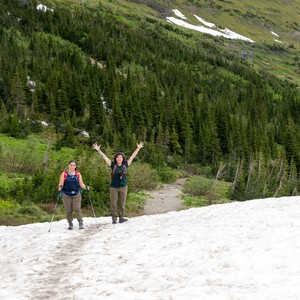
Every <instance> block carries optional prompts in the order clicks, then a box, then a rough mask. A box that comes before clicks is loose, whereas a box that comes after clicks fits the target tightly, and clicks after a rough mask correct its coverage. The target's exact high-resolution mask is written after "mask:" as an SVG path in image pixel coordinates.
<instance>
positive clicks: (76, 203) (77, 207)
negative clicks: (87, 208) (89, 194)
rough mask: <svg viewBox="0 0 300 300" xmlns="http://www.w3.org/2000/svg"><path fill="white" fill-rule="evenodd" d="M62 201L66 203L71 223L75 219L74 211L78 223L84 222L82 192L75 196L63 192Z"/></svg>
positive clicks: (67, 214)
mask: <svg viewBox="0 0 300 300" xmlns="http://www.w3.org/2000/svg"><path fill="white" fill-rule="evenodd" d="M62 201H63V203H64V207H65V211H66V217H67V221H68V222H69V224H70V223H72V221H73V211H74V212H75V213H76V218H77V220H78V223H79V224H82V222H83V220H82V212H81V194H80V193H78V194H76V195H74V196H68V195H66V194H64V193H62Z"/></svg>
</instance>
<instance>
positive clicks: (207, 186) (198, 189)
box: [182, 176, 214, 196]
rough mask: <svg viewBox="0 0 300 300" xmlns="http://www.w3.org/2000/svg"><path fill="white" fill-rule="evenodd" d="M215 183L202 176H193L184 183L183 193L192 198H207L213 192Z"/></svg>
mask: <svg viewBox="0 0 300 300" xmlns="http://www.w3.org/2000/svg"><path fill="white" fill-rule="evenodd" d="M213 183H214V181H213V180H212V179H208V178H205V177H200V176H192V177H190V178H188V179H187V181H186V182H185V183H184V185H183V188H182V191H183V192H184V193H185V194H188V195H192V196H205V195H208V194H209V193H210V192H211V188H212V185H213Z"/></svg>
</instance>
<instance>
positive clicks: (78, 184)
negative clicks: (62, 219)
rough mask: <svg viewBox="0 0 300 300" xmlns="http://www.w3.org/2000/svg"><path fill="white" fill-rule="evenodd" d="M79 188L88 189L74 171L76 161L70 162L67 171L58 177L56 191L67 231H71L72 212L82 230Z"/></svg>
mask: <svg viewBox="0 0 300 300" xmlns="http://www.w3.org/2000/svg"><path fill="white" fill-rule="evenodd" d="M80 188H82V189H84V190H88V189H89V187H88V186H87V185H85V184H84V183H83V181H82V176H81V174H80V172H78V171H77V169H76V161H75V160H71V161H70V162H69V165H68V170H65V171H63V172H62V173H61V174H60V177H59V184H58V191H59V192H60V193H61V194H62V201H63V203H64V207H65V211H66V217H67V221H68V223H69V227H68V229H70V230H72V229H73V211H74V212H75V213H76V217H77V220H78V223H79V229H84V227H83V219H82V212H81V199H82V197H81V193H80Z"/></svg>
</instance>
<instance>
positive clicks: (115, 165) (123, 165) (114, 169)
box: [111, 163, 127, 180]
mask: <svg viewBox="0 0 300 300" xmlns="http://www.w3.org/2000/svg"><path fill="white" fill-rule="evenodd" d="M117 166H118V165H117V164H116V163H115V164H114V168H113V170H112V171H111V180H112V179H113V176H114V174H115V172H116V168H117ZM122 167H123V169H124V174H126V172H127V169H126V166H125V164H122Z"/></svg>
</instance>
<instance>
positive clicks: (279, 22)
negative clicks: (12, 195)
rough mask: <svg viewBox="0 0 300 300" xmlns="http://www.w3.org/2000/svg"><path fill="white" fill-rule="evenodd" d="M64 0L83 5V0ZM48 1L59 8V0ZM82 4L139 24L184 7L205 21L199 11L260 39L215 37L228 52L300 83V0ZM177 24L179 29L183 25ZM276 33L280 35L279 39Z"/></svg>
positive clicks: (220, 24) (191, 15)
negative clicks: (242, 39) (57, 2)
mask: <svg viewBox="0 0 300 300" xmlns="http://www.w3.org/2000/svg"><path fill="white" fill-rule="evenodd" d="M59 2H61V3H68V5H70V4H72V5H76V6H78V5H80V1H78V0H59ZM47 3H48V5H50V6H51V5H52V7H54V6H55V2H54V1H53V0H49V1H48V2H47ZM82 3H84V5H87V6H95V7H97V6H99V3H101V5H104V6H105V7H106V8H107V9H108V10H109V11H112V12H113V13H114V14H115V16H118V18H119V19H120V20H122V21H124V22H126V23H127V24H130V25H131V26H134V25H135V26H139V22H141V21H145V19H146V18H152V19H156V20H158V21H159V22H166V23H167V21H166V17H167V16H175V15H174V14H173V13H172V9H178V10H180V11H181V12H182V13H183V14H184V15H185V16H186V17H187V18H188V20H187V21H188V22H189V23H191V24H194V25H201V24H200V23H199V21H198V20H197V19H196V18H195V16H194V15H197V16H199V17H201V18H203V19H204V20H205V21H207V22H212V23H214V24H215V25H216V26H218V27H221V28H224V27H226V28H228V29H230V30H232V31H234V32H236V33H239V34H241V35H244V36H246V37H248V38H251V39H252V40H254V41H255V43H254V44H249V43H246V42H241V41H236V40H227V39H219V38H218V39H214V43H215V44H218V46H219V47H226V49H228V51H232V52H234V53H236V54H237V55H239V56H241V57H243V58H245V59H247V60H248V61H249V62H250V63H251V64H253V65H254V66H255V67H257V68H258V69H263V70H266V71H270V72H272V73H274V74H275V75H277V76H279V77H281V78H284V79H289V80H293V81H294V82H297V83H298V84H299V85H300V76H299V74H300V18H299V15H300V0H293V1H292V0H273V1H270V0H244V1H233V0H214V1H207V0H190V1H188V0H175V1H161V0H134V1H133V0H132V1H130V0H111V1H98V0H92V1H86V2H82ZM172 26H174V27H177V28H179V26H177V25H172ZM180 30H181V31H183V32H189V33H190V34H191V36H192V37H191V38H190V39H189V40H186V38H185V37H183V36H181V37H180V38H182V39H184V41H185V42H188V43H194V42H197V41H200V40H204V39H209V40H211V39H212V36H207V35H203V34H202V33H199V32H196V31H193V30H190V29H185V28H182V27H181V28H180ZM271 31H272V32H275V33H276V34H278V37H277V36H275V35H273V34H272V33H271ZM172 34H174V33H172ZM274 39H277V40H279V41H281V42H282V43H279V42H276V41H274ZM267 46H278V48H279V49H277V50H276V49H275V50H274V49H270V47H267ZM297 61H298V62H297ZM297 64H298V65H297Z"/></svg>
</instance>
